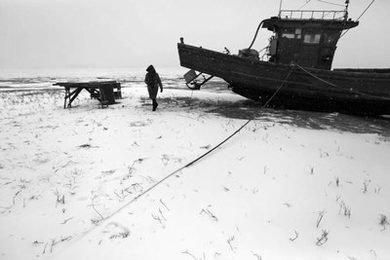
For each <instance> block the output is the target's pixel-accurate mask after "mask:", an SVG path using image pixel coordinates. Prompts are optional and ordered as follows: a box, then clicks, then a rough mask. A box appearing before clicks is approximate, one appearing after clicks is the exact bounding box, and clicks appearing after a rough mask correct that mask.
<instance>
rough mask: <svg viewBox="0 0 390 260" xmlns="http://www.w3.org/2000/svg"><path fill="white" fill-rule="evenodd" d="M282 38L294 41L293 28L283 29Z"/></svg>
mask: <svg viewBox="0 0 390 260" xmlns="http://www.w3.org/2000/svg"><path fill="white" fill-rule="evenodd" d="M282 38H287V39H294V38H295V34H294V28H284V29H283V30H282Z"/></svg>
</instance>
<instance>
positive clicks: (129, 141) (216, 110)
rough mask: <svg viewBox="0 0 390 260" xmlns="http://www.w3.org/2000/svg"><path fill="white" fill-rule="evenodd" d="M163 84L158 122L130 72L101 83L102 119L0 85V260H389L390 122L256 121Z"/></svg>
mask: <svg viewBox="0 0 390 260" xmlns="http://www.w3.org/2000/svg"><path fill="white" fill-rule="evenodd" d="M142 73H143V72H142ZM160 74H162V76H163V79H164V82H165V84H166V89H165V91H164V93H162V94H161V95H160V100H159V104H160V106H159V107H158V111H157V112H152V111H151V106H150V101H149V100H148V99H147V93H146V89H145V87H144V86H143V83H142V76H141V74H139V75H138V76H137V77H135V78H129V77H127V76H123V75H124V74H120V75H119V76H118V77H113V75H112V74H110V75H107V76H102V77H101V78H103V79H105V78H110V79H112V78H114V79H118V80H121V81H122V83H123V86H124V88H123V90H122V91H123V99H121V100H119V103H118V104H115V105H112V106H109V107H108V108H106V109H101V108H100V107H99V105H98V103H97V101H96V100H91V99H89V96H88V95H87V93H82V94H81V95H80V97H79V98H78V99H76V100H75V103H74V107H73V108H71V109H63V108H62V106H63V92H62V91H60V90H58V89H56V88H54V89H51V90H49V89H50V88H51V87H50V84H51V83H53V82H55V81H58V80H59V78H58V77H50V76H46V77H42V78H41V79H37V78H35V80H36V81H38V83H37V85H36V86H35V87H34V86H33V87H31V81H33V80H34V78H33V77H26V84H27V86H22V87H20V86H19V87H20V89H18V91H15V90H14V89H15V87H18V86H14V87H13V88H12V89H11V90H12V91H10V88H9V86H10V85H12V84H19V83H20V84H22V83H21V80H20V79H19V80H18V79H16V78H12V77H7V78H2V82H1V84H0V88H1V87H3V88H2V91H1V92H0V107H1V110H0V120H1V124H0V130H1V131H0V187H1V188H0V258H1V259H34V258H45V259H46V258H47V259H189V260H191V259H202V260H204V259H254V260H256V259H262V260H268V259H390V248H389V244H390V230H389V229H390V226H389V222H390V220H389V217H390V156H389V154H390V122H389V120H383V119H378V118H357V117H352V116H345V115H340V114H323V113H307V112H297V111H274V110H263V111H259V108H258V106H257V105H256V104H254V103H252V102H249V101H246V100H245V99H243V98H241V97H239V96H237V95H234V94H231V93H229V92H228V91H222V92H220V91H201V92H191V91H189V90H186V89H185V86H184V84H183V82H182V80H180V79H178V77H177V75H174V74H172V73H166V74H164V72H160ZM76 78H78V79H80V78H83V77H76ZM12 79H14V81H12ZM60 79H67V77H66V75H65V76H64V77H63V78H60ZM7 80H8V81H7ZM10 82H11V83H10ZM12 82H13V83H12ZM42 82H43V83H45V82H46V83H45V84H46V85H45V84H42ZM32 84H34V83H32ZM218 84H219V83H218ZM218 84H217V83H215V85H214V89H215V88H218V87H219V85H218ZM7 86H8V87H7ZM215 86H217V87H215ZM24 87H26V88H25V90H23V89H24ZM248 118H255V120H254V121H252V122H251V123H250V124H249V125H248V126H247V127H245V128H244V129H243V130H242V131H241V132H240V133H239V134H237V135H236V136H235V137H233V138H232V139H231V140H229V141H228V142H227V143H225V144H224V145H223V146H222V147H220V148H218V149H217V150H216V151H214V152H213V153H211V154H209V155H208V156H206V157H205V158H203V159H202V160H200V161H199V162H197V164H194V165H192V166H191V167H189V168H185V169H183V170H182V171H180V172H178V173H177V174H174V175H173V176H171V177H170V178H168V179H164V178H165V177H166V176H168V175H169V174H170V173H172V172H174V171H175V170H176V169H178V168H180V167H182V166H184V165H186V164H187V163H189V162H191V161H192V160H194V159H195V158H196V157H198V156H200V155H202V154H204V153H205V152H207V151H209V150H210V149H212V148H213V147H214V146H215V145H217V144H218V143H219V142H220V141H222V140H223V139H225V138H226V137H227V136H229V135H230V134H231V133H233V132H234V131H236V129H238V128H239V127H240V126H241V125H242V124H243V123H245V122H246V121H247V119H248ZM161 180H163V181H162V182H161V183H159V184H158V185H157V186H155V187H154V185H155V184H157V183H158V182H159V181H161ZM150 187H154V188H153V189H151V190H149V188H150ZM146 191H147V193H145V195H144V196H141V197H139V198H138V199H136V200H134V198H137V196H139V195H140V194H143V193H144V192H146Z"/></svg>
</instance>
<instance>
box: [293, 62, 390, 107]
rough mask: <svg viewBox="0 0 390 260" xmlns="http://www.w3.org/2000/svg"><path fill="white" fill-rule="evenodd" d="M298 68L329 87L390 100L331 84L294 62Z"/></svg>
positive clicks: (385, 98) (387, 98) (386, 98)
mask: <svg viewBox="0 0 390 260" xmlns="http://www.w3.org/2000/svg"><path fill="white" fill-rule="evenodd" d="M295 65H296V66H297V67H298V68H300V69H301V70H302V71H303V72H305V73H307V74H308V75H310V76H312V77H313V78H315V79H317V80H319V81H321V82H323V83H325V84H327V85H329V86H331V87H334V88H338V89H341V90H344V91H347V92H351V93H354V94H357V95H360V96H367V97H372V98H377V99H382V100H390V98H389V97H382V96H377V95H371V94H368V93H364V92H360V91H357V90H353V89H347V88H343V87H340V86H338V85H336V84H333V83H331V82H329V81H327V80H324V79H322V78H320V77H318V76H316V75H314V74H313V73H311V72H310V71H308V70H307V69H305V68H303V67H302V66H300V65H299V64H295Z"/></svg>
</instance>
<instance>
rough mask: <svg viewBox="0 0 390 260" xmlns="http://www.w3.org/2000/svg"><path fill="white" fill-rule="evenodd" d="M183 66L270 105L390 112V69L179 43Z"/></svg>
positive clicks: (371, 113)
mask: <svg viewBox="0 0 390 260" xmlns="http://www.w3.org/2000/svg"><path fill="white" fill-rule="evenodd" d="M178 51H179V58H180V65H181V66H183V67H187V68H190V69H194V70H196V71H199V72H203V73H206V74H209V75H213V76H216V77H219V78H222V79H224V80H225V81H226V82H228V83H229V85H230V86H231V88H232V90H233V91H234V92H236V93H237V94H240V95H242V96H244V97H246V98H249V99H252V100H255V101H260V102H262V103H263V104H265V103H266V102H267V101H268V100H269V99H270V97H271V96H273V95H274V94H275V92H277V91H278V89H280V91H278V92H277V94H276V95H275V96H274V97H273V98H272V101H271V102H270V103H269V106H270V107H275V108H286V109H300V110H312V111H326V112H342V113H349V114H360V115H389V114H390V72H389V71H388V70H334V71H331V70H319V69H312V68H310V69H309V68H303V67H300V66H299V65H285V64H276V63H271V62H264V61H256V60H250V59H247V58H242V57H238V56H235V55H228V54H224V53H220V52H215V51H211V50H207V49H204V48H199V47H194V46H191V45H187V44H184V43H179V44H178Z"/></svg>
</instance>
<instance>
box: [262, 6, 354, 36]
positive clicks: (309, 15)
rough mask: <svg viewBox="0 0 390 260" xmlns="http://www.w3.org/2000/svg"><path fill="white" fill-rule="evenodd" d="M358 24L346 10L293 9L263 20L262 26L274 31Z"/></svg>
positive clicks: (320, 28) (342, 26)
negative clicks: (349, 16)
mask: <svg viewBox="0 0 390 260" xmlns="http://www.w3.org/2000/svg"><path fill="white" fill-rule="evenodd" d="M358 25H359V22H357V21H352V20H351V19H348V13H347V12H346V11H295V10H282V11H280V13H279V16H274V17H271V18H269V19H266V20H264V21H263V28H267V29H268V30H270V31H273V32H276V31H278V30H280V29H283V28H288V27H295V28H296V27H301V28H313V29H314V28H318V29H319V30H323V29H331V30H339V31H342V30H347V29H351V28H354V27H356V26H358Z"/></svg>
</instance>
